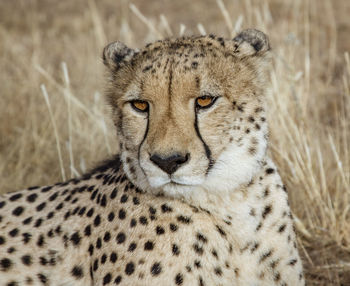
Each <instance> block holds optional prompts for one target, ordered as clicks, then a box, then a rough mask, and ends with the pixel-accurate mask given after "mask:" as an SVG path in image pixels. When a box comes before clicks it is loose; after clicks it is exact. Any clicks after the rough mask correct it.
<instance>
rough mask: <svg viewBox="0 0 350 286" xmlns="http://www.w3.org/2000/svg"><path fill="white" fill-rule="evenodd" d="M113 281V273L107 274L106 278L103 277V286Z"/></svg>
mask: <svg viewBox="0 0 350 286" xmlns="http://www.w3.org/2000/svg"><path fill="white" fill-rule="evenodd" d="M111 279H112V275H111V273H107V274H106V275H105V277H103V285H106V284H108V283H109V282H111Z"/></svg>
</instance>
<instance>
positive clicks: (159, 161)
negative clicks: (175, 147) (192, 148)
mask: <svg viewBox="0 0 350 286" xmlns="http://www.w3.org/2000/svg"><path fill="white" fill-rule="evenodd" d="M189 157H190V154H189V153H187V154H186V155H185V156H183V155H181V154H172V155H170V156H169V157H165V158H163V157H161V156H159V155H157V154H154V155H152V156H151V158H150V160H151V161H152V162H153V163H154V164H156V165H157V166H158V167H159V168H161V169H162V170H163V171H164V172H166V173H168V174H169V175H171V174H172V173H174V172H175V171H176V170H177V169H178V168H180V167H181V165H182V164H184V163H186V162H187V161H188V159H189Z"/></svg>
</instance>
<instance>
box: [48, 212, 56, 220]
mask: <svg viewBox="0 0 350 286" xmlns="http://www.w3.org/2000/svg"><path fill="white" fill-rule="evenodd" d="M54 215H55V213H54V212H49V213H48V214H47V219H51V218H53V217H54Z"/></svg>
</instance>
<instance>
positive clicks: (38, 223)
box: [34, 218, 43, 227]
mask: <svg viewBox="0 0 350 286" xmlns="http://www.w3.org/2000/svg"><path fill="white" fill-rule="evenodd" d="M42 222H43V219H41V218H39V219H37V220H36V222H35V224H34V227H39V226H40V225H41V223H42Z"/></svg>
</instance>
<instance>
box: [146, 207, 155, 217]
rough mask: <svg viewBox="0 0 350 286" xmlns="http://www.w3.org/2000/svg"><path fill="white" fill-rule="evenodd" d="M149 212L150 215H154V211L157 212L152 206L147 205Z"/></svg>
mask: <svg viewBox="0 0 350 286" xmlns="http://www.w3.org/2000/svg"><path fill="white" fill-rule="evenodd" d="M148 210H149V213H150V214H151V215H155V214H156V212H157V210H156V209H155V208H154V207H149V209H148Z"/></svg>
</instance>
